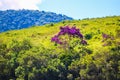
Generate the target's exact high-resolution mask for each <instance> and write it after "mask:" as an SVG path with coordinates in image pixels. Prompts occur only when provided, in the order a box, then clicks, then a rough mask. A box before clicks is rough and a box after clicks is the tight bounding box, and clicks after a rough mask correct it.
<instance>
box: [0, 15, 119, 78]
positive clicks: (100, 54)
mask: <svg viewBox="0 0 120 80" xmlns="http://www.w3.org/2000/svg"><path fill="white" fill-rule="evenodd" d="M61 26H71V27H72V26H76V28H77V29H80V32H81V33H82V34H83V36H84V40H86V41H87V45H82V44H80V43H77V45H76V46H74V47H73V46H72V48H70V49H67V50H65V49H64V48H63V46H61V45H59V44H55V43H54V42H51V38H52V37H53V36H54V35H56V34H57V33H58V32H59V31H60V27H61ZM63 37H64V36H63ZM73 41H74V42H75V39H74V40H73ZM75 43H76V42H75ZM71 45H73V44H71ZM3 79H4V80H14V79H16V80H119V79H120V16H112V17H104V18H91V19H87V18H86V19H83V20H73V21H62V22H59V23H56V24H52V23H51V24H47V25H44V26H41V27H39V26H38V27H31V28H28V29H21V30H15V31H8V32H3V33H0V80H3Z"/></svg>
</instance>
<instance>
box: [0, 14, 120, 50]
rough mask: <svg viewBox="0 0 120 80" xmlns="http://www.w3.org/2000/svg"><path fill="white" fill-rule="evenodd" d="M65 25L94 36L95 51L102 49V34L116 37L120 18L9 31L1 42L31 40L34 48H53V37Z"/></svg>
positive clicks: (89, 41)
mask: <svg viewBox="0 0 120 80" xmlns="http://www.w3.org/2000/svg"><path fill="white" fill-rule="evenodd" d="M64 25H70V26H73V25H76V26H77V27H78V28H79V29H80V30H81V33H82V34H83V35H85V34H92V39H90V40H88V44H89V46H88V47H90V48H91V49H93V51H95V50H98V49H100V48H102V44H101V40H102V36H101V35H102V33H107V34H111V33H112V34H113V35H115V34H116V33H115V30H116V29H120V16H116V17H106V18H93V19H84V20H73V21H65V22H60V23H56V24H54V25H53V26H51V25H50V24H48V25H44V26H41V27H31V28H28V29H22V30H14V31H8V32H4V33H0V42H2V43H6V44H8V45H9V44H10V42H11V41H12V40H18V41H22V40H23V39H29V40H30V41H31V42H32V44H33V45H34V46H39V45H40V44H43V45H44V46H45V47H51V40H50V39H51V37H52V36H54V35H55V34H57V33H58V31H59V27H60V26H64ZM117 40H118V41H119V39H117ZM97 48H98V49H97Z"/></svg>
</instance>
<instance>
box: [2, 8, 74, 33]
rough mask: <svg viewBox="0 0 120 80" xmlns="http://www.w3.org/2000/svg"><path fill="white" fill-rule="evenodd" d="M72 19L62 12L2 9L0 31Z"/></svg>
mask: <svg viewBox="0 0 120 80" xmlns="http://www.w3.org/2000/svg"><path fill="white" fill-rule="evenodd" d="M63 20H72V18H71V17H67V16H65V15H62V14H56V13H53V12H45V11H38V10H6V11H0V32H4V31H8V30H15V29H22V28H28V27H30V26H38V25H44V24H47V23H51V22H60V21H63Z"/></svg>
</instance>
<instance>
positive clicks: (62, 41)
mask: <svg viewBox="0 0 120 80" xmlns="http://www.w3.org/2000/svg"><path fill="white" fill-rule="evenodd" d="M51 41H52V42H55V43H56V44H59V45H61V46H62V47H63V48H64V49H70V48H71V47H72V48H73V47H75V46H76V45H78V44H82V45H86V44H87V42H86V41H85V40H84V39H83V35H82V34H81V32H80V30H79V29H77V28H76V27H75V26H73V27H70V26H64V27H60V32H59V33H58V34H57V35H55V36H54V37H52V38H51Z"/></svg>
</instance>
